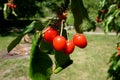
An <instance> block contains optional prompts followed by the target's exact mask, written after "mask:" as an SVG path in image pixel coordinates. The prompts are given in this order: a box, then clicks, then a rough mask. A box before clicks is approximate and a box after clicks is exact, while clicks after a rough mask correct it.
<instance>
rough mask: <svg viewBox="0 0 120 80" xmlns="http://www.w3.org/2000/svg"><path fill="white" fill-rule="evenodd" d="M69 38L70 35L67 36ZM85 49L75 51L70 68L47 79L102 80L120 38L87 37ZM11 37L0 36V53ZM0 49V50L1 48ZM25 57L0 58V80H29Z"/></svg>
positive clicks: (105, 75) (27, 61)
mask: <svg viewBox="0 0 120 80" xmlns="http://www.w3.org/2000/svg"><path fill="white" fill-rule="evenodd" d="M70 35H71V36H70V38H72V36H73V34H70ZM86 37H87V39H88V46H87V47H86V48H85V49H80V48H78V47H76V48H75V50H74V52H73V54H71V55H70V56H71V59H72V60H73V61H74V62H73V64H72V65H70V66H69V67H68V68H66V69H64V70H63V71H61V72H60V73H58V74H53V75H52V76H51V80H105V79H106V77H107V69H108V68H109V65H108V64H107V63H108V61H109V58H110V57H111V55H112V53H114V52H115V51H116V50H115V48H116V42H117V41H120V38H117V36H114V35H108V36H105V35H87V34H86ZM14 38H15V36H14V37H13V36H6V37H1V36H0V41H1V42H0V44H1V45H0V50H4V49H5V48H6V47H7V45H8V44H9V43H10V41H11V40H13V39H14ZM1 48H2V49H1ZM28 68H29V58H26V57H22V58H20V57H19V58H16V57H13V58H8V59H2V58H0V73H1V75H0V80H29V76H28Z"/></svg>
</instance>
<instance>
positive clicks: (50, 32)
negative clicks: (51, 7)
mask: <svg viewBox="0 0 120 80" xmlns="http://www.w3.org/2000/svg"><path fill="white" fill-rule="evenodd" d="M57 35H58V31H57V30H55V29H53V28H51V27H50V28H47V30H46V31H45V32H44V40H45V41H46V42H48V43H52V42H53V39H54V38H55V37H56V36H57Z"/></svg>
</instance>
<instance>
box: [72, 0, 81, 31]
mask: <svg viewBox="0 0 120 80" xmlns="http://www.w3.org/2000/svg"><path fill="white" fill-rule="evenodd" d="M80 7H81V6H80V3H79V0H71V11H72V14H73V17H74V27H75V29H76V31H77V32H80V28H79V26H80V25H81V24H82V20H83V17H82V12H81V10H80Z"/></svg>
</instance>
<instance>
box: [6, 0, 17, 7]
mask: <svg viewBox="0 0 120 80" xmlns="http://www.w3.org/2000/svg"><path fill="white" fill-rule="evenodd" d="M6 5H7V6H8V7H9V8H11V9H15V8H16V4H14V3H13V0H10V1H9V2H8V3H6Z"/></svg>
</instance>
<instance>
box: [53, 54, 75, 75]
mask: <svg viewBox="0 0 120 80" xmlns="http://www.w3.org/2000/svg"><path fill="white" fill-rule="evenodd" d="M55 60H56V69H55V71H54V73H55V74H57V73H59V72H60V71H62V70H63V69H65V68H66V67H68V66H69V65H70V64H72V63H73V61H72V60H71V59H70V57H69V55H66V54H64V53H62V52H56V53H55Z"/></svg>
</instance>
